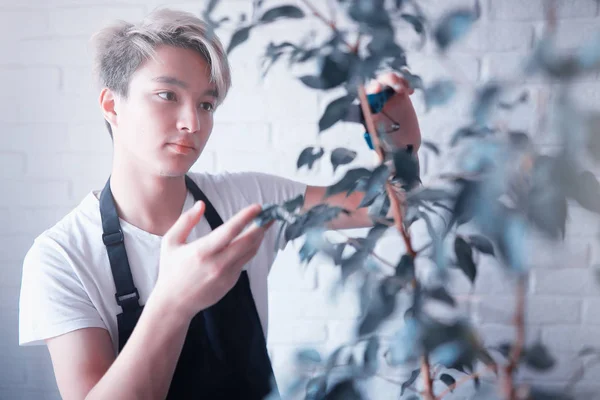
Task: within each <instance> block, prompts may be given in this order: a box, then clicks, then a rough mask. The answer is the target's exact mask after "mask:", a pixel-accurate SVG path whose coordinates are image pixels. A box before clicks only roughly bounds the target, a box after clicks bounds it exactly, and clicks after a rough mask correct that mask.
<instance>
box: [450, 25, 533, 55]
mask: <svg viewBox="0 0 600 400" xmlns="http://www.w3.org/2000/svg"><path fill="white" fill-rule="evenodd" d="M533 33H534V29H533V25H532V24H530V23H524V22H509V21H488V22H483V21H480V22H479V23H477V24H475V25H474V26H473V29H472V32H471V33H469V34H468V35H467V36H465V38H464V40H462V41H459V42H458V43H457V44H456V46H455V48H454V50H455V51H461V50H465V51H476V52H482V53H488V52H507V51H517V50H527V49H529V48H531V45H532V43H533Z"/></svg>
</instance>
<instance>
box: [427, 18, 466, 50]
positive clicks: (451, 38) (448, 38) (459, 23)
mask: <svg viewBox="0 0 600 400" xmlns="http://www.w3.org/2000/svg"><path fill="white" fill-rule="evenodd" d="M476 20H477V14H476V13H475V12H473V11H471V10H468V9H459V10H455V11H452V12H450V13H448V14H446V15H444V16H443V17H442V19H441V20H440V22H439V24H438V25H437V27H436V28H435V31H434V34H433V35H434V38H435V40H436V42H437V44H438V46H439V48H440V49H441V50H442V51H444V50H446V49H447V48H448V47H449V46H450V45H451V44H452V43H454V42H456V41H457V40H458V39H460V38H461V37H463V36H464V35H465V34H466V33H467V32H468V31H469V30H470V29H471V26H472V25H473V22H475V21H476Z"/></svg>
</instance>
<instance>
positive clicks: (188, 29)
mask: <svg viewBox="0 0 600 400" xmlns="http://www.w3.org/2000/svg"><path fill="white" fill-rule="evenodd" d="M160 45H169V46H174V47H180V48H184V49H190V50H194V51H196V52H198V53H199V54H200V55H201V56H202V57H204V59H205V60H206V62H207V63H208V64H209V66H210V77H211V82H213V83H215V86H216V88H217V105H219V104H221V103H222V102H223V100H224V99H225V96H227V92H228V91H229V88H230V87H231V71H230V68H229V62H228V60H227V53H226V52H225V50H224V48H223V45H222V44H221V42H220V40H219V38H218V37H217V36H216V35H215V34H214V32H213V31H212V29H211V28H210V27H209V26H208V25H207V24H206V22H204V21H202V20H201V19H200V18H198V17H196V16H195V15H194V14H192V13H188V12H184V11H177V10H171V9H167V8H161V9H156V10H154V11H153V12H151V13H150V14H149V15H147V16H146V17H145V18H144V19H143V20H142V21H140V22H139V23H137V24H132V23H129V22H126V21H118V22H116V23H115V24H113V25H110V26H107V27H105V28H103V29H102V30H100V31H98V32H97V33H95V34H94V35H93V36H92V46H93V50H94V66H93V70H94V75H95V77H96V79H97V81H98V84H99V85H100V86H101V87H107V88H109V89H111V90H112V91H114V92H115V93H117V94H118V95H120V96H122V97H125V98H126V97H127V94H128V89H129V81H130V80H131V76H132V75H133V73H134V72H135V71H136V70H137V69H138V67H139V66H140V65H141V64H142V63H143V62H144V61H146V60H148V59H150V58H152V59H154V58H155V56H156V51H155V50H156V48H157V47H158V46H160ZM106 126H107V128H108V131H109V133H110V135H111V137H112V130H111V127H110V124H109V123H108V121H106Z"/></svg>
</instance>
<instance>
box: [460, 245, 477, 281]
mask: <svg viewBox="0 0 600 400" xmlns="http://www.w3.org/2000/svg"><path fill="white" fill-rule="evenodd" d="M454 252H455V253H456V259H457V261H458V266H459V267H460V269H461V270H462V271H463V272H464V273H465V275H466V276H467V278H469V280H470V281H471V283H472V284H474V283H475V278H476V277H477V266H476V265H475V262H474V261H473V251H472V249H471V246H470V245H469V244H468V243H467V242H466V241H465V240H464V239H463V238H461V237H460V236H457V237H456V240H455V241H454Z"/></svg>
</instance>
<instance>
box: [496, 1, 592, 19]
mask: <svg viewBox="0 0 600 400" xmlns="http://www.w3.org/2000/svg"><path fill="white" fill-rule="evenodd" d="M545 2H546V1H545V0H530V1H520V0H507V1H495V0H488V4H489V10H490V19H492V20H518V21H535V20H544V19H545V15H546V14H545V7H544V3H545ZM556 6H557V7H556V15H557V18H559V19H560V18H586V17H590V16H595V15H596V14H597V9H598V5H597V3H596V2H594V1H587V0H562V1H557V2H556Z"/></svg>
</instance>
